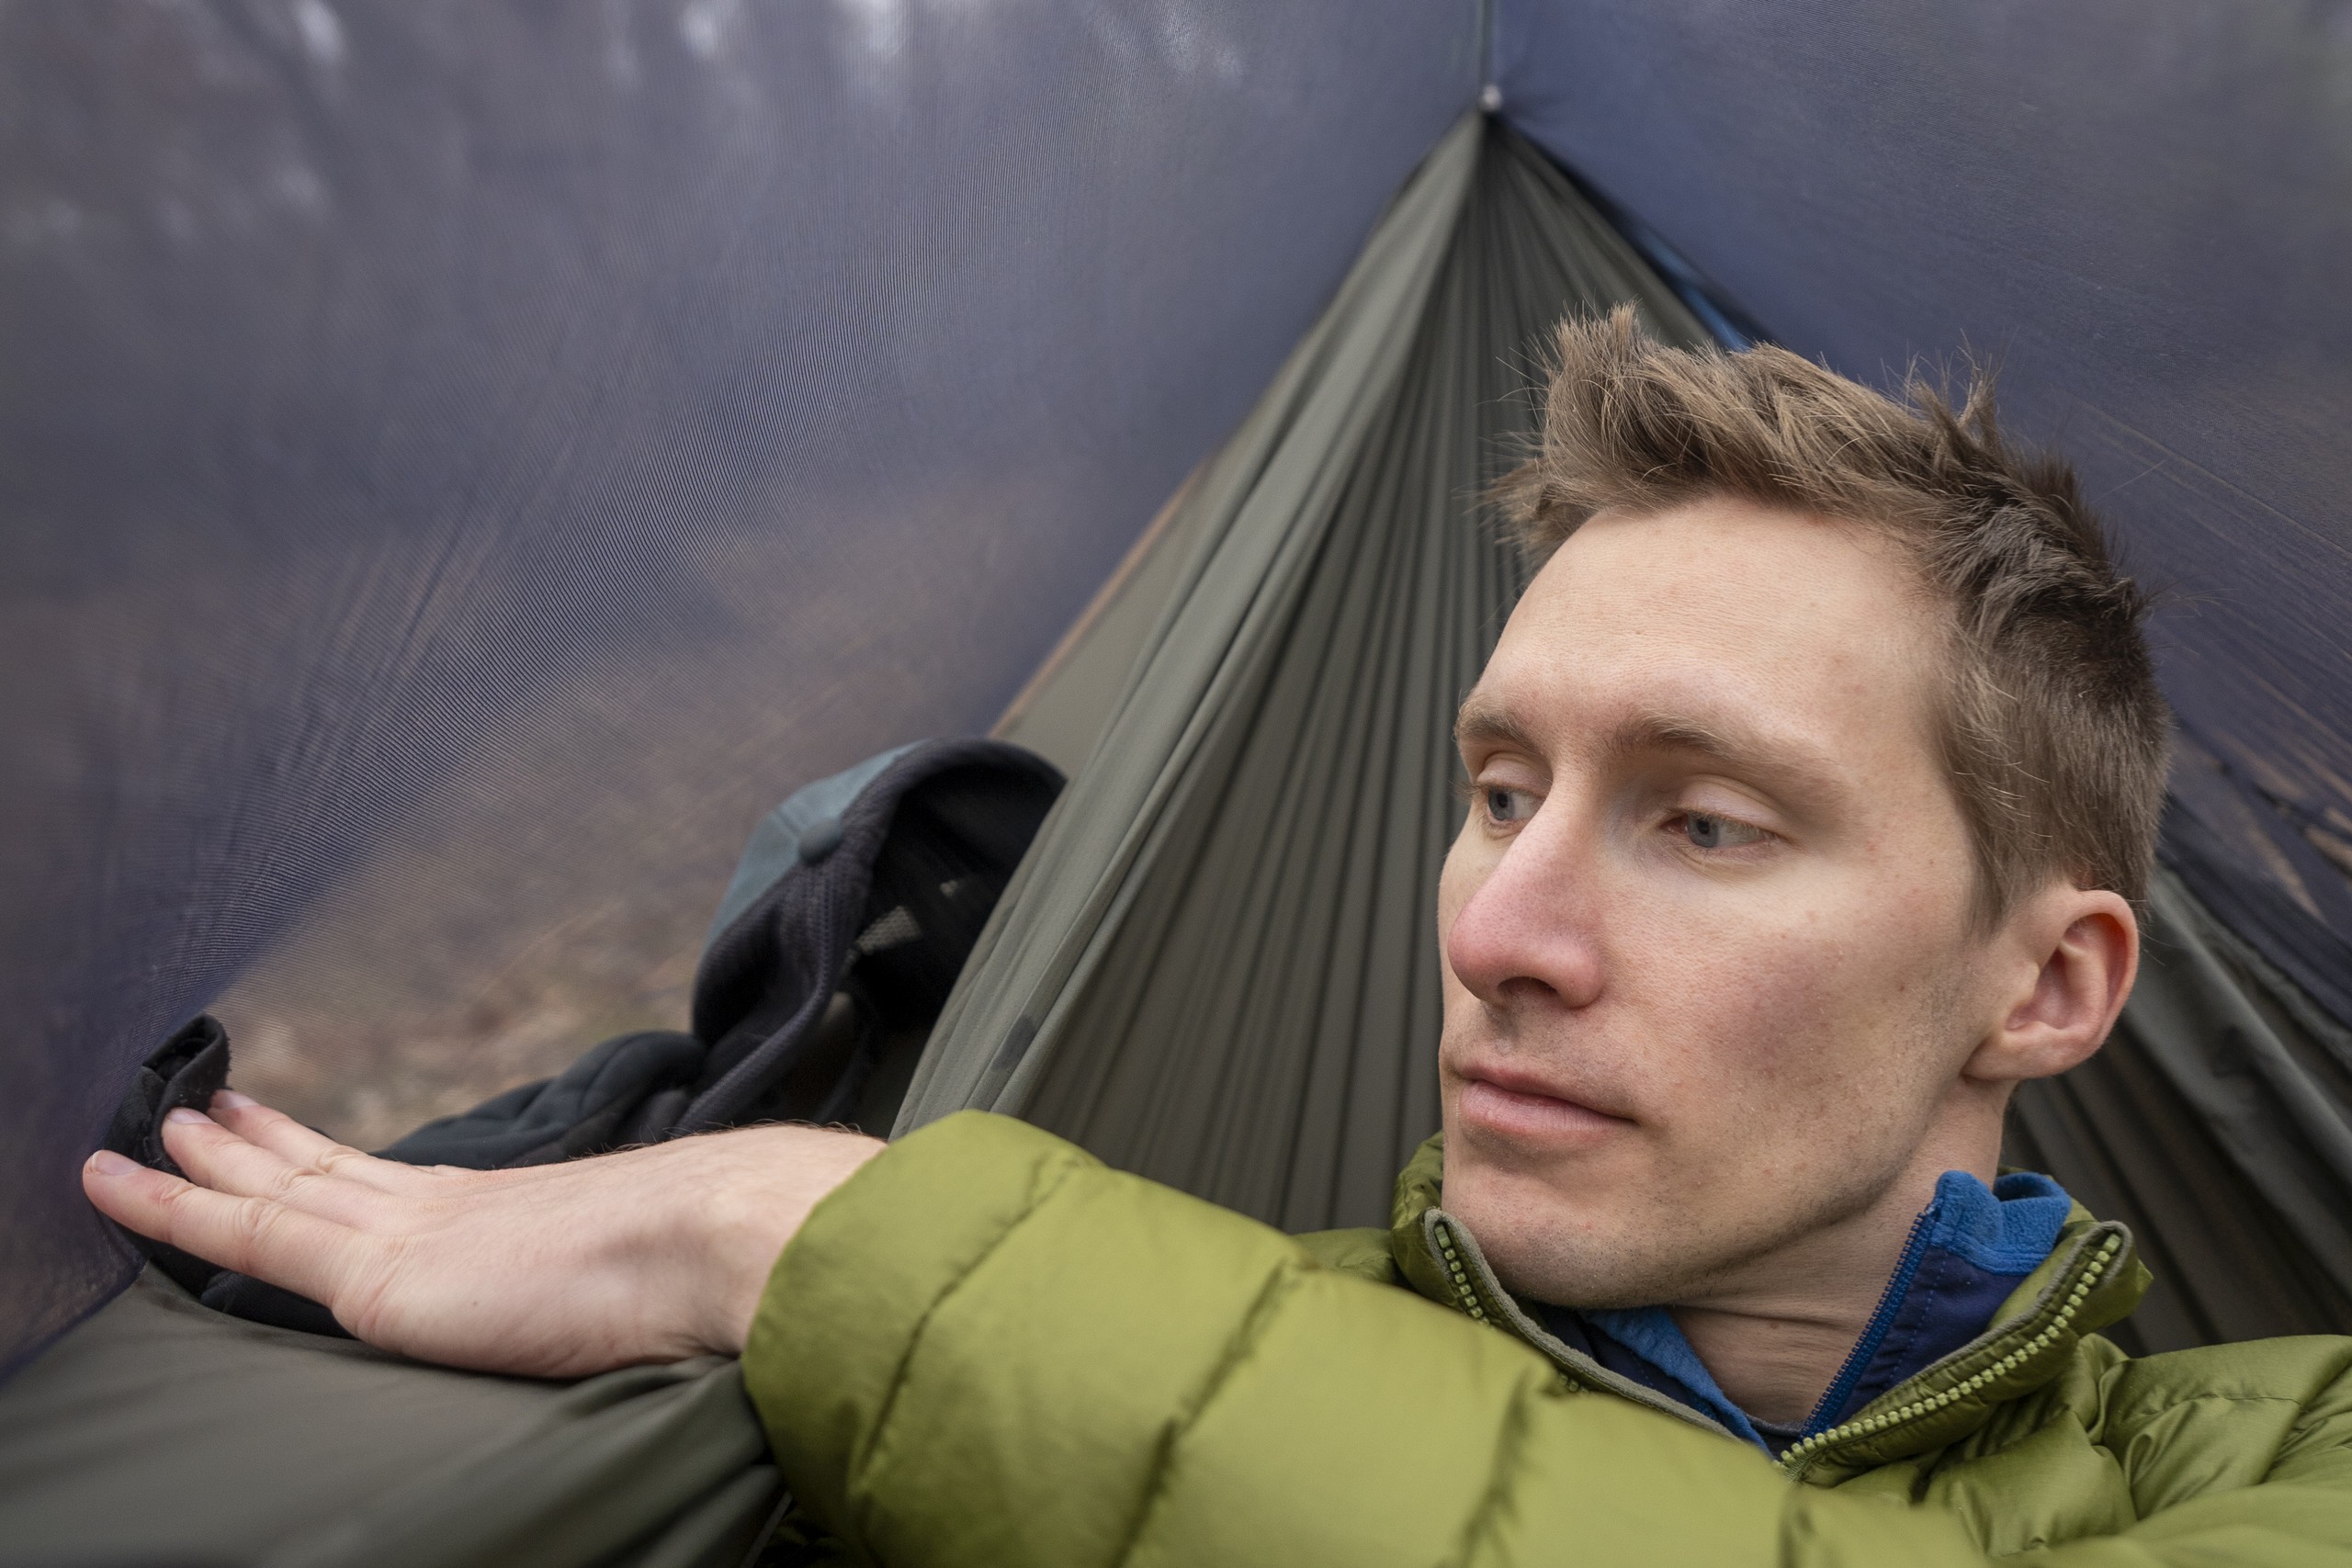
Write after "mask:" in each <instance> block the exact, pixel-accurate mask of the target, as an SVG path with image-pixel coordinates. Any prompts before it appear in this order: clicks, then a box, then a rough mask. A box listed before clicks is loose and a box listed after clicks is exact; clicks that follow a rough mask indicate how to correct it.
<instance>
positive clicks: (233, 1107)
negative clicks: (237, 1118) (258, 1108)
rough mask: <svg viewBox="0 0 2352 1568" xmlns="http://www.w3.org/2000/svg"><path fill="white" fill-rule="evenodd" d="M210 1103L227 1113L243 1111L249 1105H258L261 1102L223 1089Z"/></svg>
mask: <svg viewBox="0 0 2352 1568" xmlns="http://www.w3.org/2000/svg"><path fill="white" fill-rule="evenodd" d="M212 1103H213V1104H215V1105H218V1106H220V1107H222V1108H223V1109H225V1110H229V1111H243V1109H245V1107H247V1106H249V1105H259V1104H260V1103H261V1101H260V1100H255V1099H254V1097H253V1096H252V1095H250V1094H239V1093H238V1092H237V1091H236V1090H235V1089H222V1090H221V1091H220V1093H218V1094H216V1095H214V1096H213V1097H212Z"/></svg>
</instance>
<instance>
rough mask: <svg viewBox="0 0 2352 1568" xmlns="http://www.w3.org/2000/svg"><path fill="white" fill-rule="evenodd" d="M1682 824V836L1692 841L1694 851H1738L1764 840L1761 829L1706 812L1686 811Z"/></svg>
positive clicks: (1683, 814)
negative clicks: (1740, 848)
mask: <svg viewBox="0 0 2352 1568" xmlns="http://www.w3.org/2000/svg"><path fill="white" fill-rule="evenodd" d="M1681 822H1682V836H1683V837H1684V838H1686V839H1688V840H1691V847H1692V848H1693V849H1701V850H1721V849H1737V848H1739V847H1740V846H1741V845H1744V844H1753V843H1759V842H1761V841H1762V840H1763V838H1764V830H1763V829H1761V828H1757V827H1752V826H1750V825H1749V824H1747V823H1746V822H1739V821H1735V820H1734V819H1732V818H1729V817H1715V816H1711V815H1710V814H1708V813H1707V812H1704V811H1686V812H1684V813H1682V818H1681Z"/></svg>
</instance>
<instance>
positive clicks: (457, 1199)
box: [82, 1092, 883, 1377]
mask: <svg viewBox="0 0 2352 1568" xmlns="http://www.w3.org/2000/svg"><path fill="white" fill-rule="evenodd" d="M211 1111H212V1115H211V1117H210V1118H207V1117H204V1116H200V1115H198V1114H197V1113H196V1112H195V1111H173V1112H171V1114H170V1115H169V1116H167V1117H166V1118H165V1119H164V1147H165V1148H166V1149H167V1150H169V1151H170V1153H171V1156H172V1157H173V1158H174V1159H175V1160H177V1161H178V1162H179V1164H180V1168H182V1169H183V1170H186V1171H187V1173H188V1175H189V1176H190V1177H192V1178H193V1179H194V1180H193V1181H192V1182H190V1181H182V1180H180V1179H177V1178H175V1177H171V1176H166V1175H164V1174H163V1173H162V1172H161V1171H154V1170H149V1169H147V1168H145V1167H143V1166H141V1165H138V1164H136V1163H134V1162H133V1161H130V1160H128V1159H125V1158H123V1157H122V1156H120V1155H117V1154H112V1153H108V1152H106V1151H100V1152H99V1153H97V1154H95V1155H92V1156H90V1158H89V1161H88V1163H87V1164H86V1165H85V1166H84V1167H83V1170H82V1185H83V1189H84V1190H85V1191H86V1192H87V1193H88V1194H89V1196H90V1201H91V1202H93V1203H95V1204H96V1205H97V1206H98V1207H99V1208H100V1209H101V1210H103V1211H104V1212H105V1213H107V1214H108V1215H110V1216H112V1217H113V1218H114V1219H116V1220H119V1221H120V1222H121V1223H122V1224H125V1225H128V1226H129V1227H130V1228H131V1229H132V1230H135V1231H138V1232H139V1233H140V1234H141V1235H149V1236H153V1237H155V1238H157V1239H158V1240H162V1241H168V1242H170V1243H171V1244H172V1245H173V1246H175V1247H179V1248H181V1249H183V1250H184V1251H187V1252H192V1253H194V1254H196V1255H197V1256H198V1257H199V1258H206V1259H208V1260H209V1261H211V1262H214V1263H218V1264H220V1265H221V1266H222V1267H224V1268H229V1269H237V1270H239V1271H240V1272H242V1273H246V1274H251V1275H253V1276H254V1278H256V1279H260V1280H267V1281H269V1282H270V1283H271V1284H274V1285H280V1286H283V1287H285V1288H286V1289H288V1290H289V1291H297V1292H300V1293H301V1294H303V1295H306V1296H309V1297H310V1298H311V1299H312V1300H313V1301H316V1302H319V1303H322V1304H324V1305H325V1306H326V1307H327V1309H328V1310H329V1311H331V1312H333V1313H334V1315H335V1320H336V1321H337V1322H339V1323H341V1324H342V1325H344V1326H345V1328H347V1329H349V1330H350V1331H351V1332H352V1333H353V1334H355V1335H356V1336H357V1337H360V1338H361V1339H364V1340H366V1341H368V1343H369V1344H371V1345H379V1346H381V1347H383V1348H385V1349H388V1350H395V1351H399V1352H400V1353H401V1354H403V1355H408V1356H414V1357H416V1358H418V1359H421V1360H428V1361H440V1362H445V1363H447V1364H448V1365H450V1366H458V1367H472V1368H476V1369H479V1370H481V1371H499V1372H521V1373H526V1374H530V1375H534V1376H538V1377H584V1376H586V1375H588V1374H590V1373H592V1372H599V1371H606V1370H608V1369H610V1368H613V1367H619V1366H628V1365H631V1364H633V1363H636V1362H641V1361H671V1360H679V1359H684V1358H685V1357H688V1356H694V1355H700V1354H703V1353H705V1352H707V1351H718V1352H722V1353H726V1354H730V1355H731V1354H734V1353H736V1352H738V1351H741V1349H742V1348H743V1336H744V1334H745V1332H746V1331H747V1330H748V1329H749V1328H750V1326H751V1322H752V1312H753V1310H754V1309H755V1308H756V1307H757V1306H758V1304H759V1298H760V1292H761V1290H762V1288H763V1286H764V1285H765V1284H766V1282H767V1277H768V1271H769V1269H771V1268H772V1267H773V1266H774V1265H775V1259H776V1256H777V1254H779V1253H780V1252H782V1251H783V1250H784V1245H785V1243H786V1242H787V1241H789V1240H791V1239H792V1237H793V1235H794V1233H796V1232H797V1231H798V1230H799V1228H800V1223H801V1222H802V1221H803V1220H805V1219H807V1218H808V1216H809V1211H810V1210H811V1209H813V1208H815V1207H816V1205H817V1202H818V1201H819V1200H820V1199H821V1198H823V1197H824V1196H825V1195H826V1194H827V1193H829V1192H831V1190H833V1189H834V1188H836V1187H838V1186H840V1185H841V1184H842V1182H843V1181H845V1180H847V1179H849V1177H850V1175H851V1173H852V1172H854V1171H855V1170H856V1169H857V1168H858V1167H859V1166H861V1165H864V1164H865V1162H866V1161H867V1160H868V1159H871V1158H872V1157H873V1156H875V1155H876V1154H879V1153H880V1152H881V1151H882V1148H883V1145H881V1144H880V1143H879V1142H877V1141H876V1140H875V1139H872V1138H865V1137H859V1136H857V1135H855V1134H847V1133H837V1132H825V1131H820V1130H819V1129H816V1128H810V1127H752V1128H746V1129H743V1130H742V1131H740V1132H732V1133H718V1134H708V1135H706V1136H702V1137H695V1138H682V1139H679V1140H678V1141H677V1142H675V1143H668V1144H659V1145H654V1146H652V1147H650V1148H642V1149H632V1150H629V1151H627V1152H625V1153H622V1154H616V1155H606V1156H602V1157H599V1158H595V1159H583V1160H574V1161H571V1163H569V1164H564V1165H546V1166H531V1167H527V1168H523V1169H520V1170H489V1171H477V1170H458V1169H455V1168H451V1167H448V1166H429V1167H417V1166H407V1165H401V1164H399V1163H398V1162H396V1161H392V1160H382V1159H377V1158H375V1157H373V1156H369V1155H364V1154H361V1153H360V1152H359V1151H358V1150H356V1149H350V1148H345V1147H344V1146H343V1145H340V1144H337V1143H335V1142H334V1141H333V1140H332V1139H329V1138H326V1137H322V1135H320V1134H317V1133H313V1132H311V1130H310V1129H309V1128H307V1127H305V1126H303V1125H302V1124H301V1123H300V1122H296V1121H294V1120H293V1119H292V1118H290V1117H287V1116H283V1115H280V1114H279V1113H278V1112H277V1111H271V1110H269V1109H268V1108H267V1107H266V1106H263V1105H260V1104H257V1103H256V1102H254V1100H249V1099H247V1098H246V1097H245V1096H243V1095H241V1094H234V1093H229V1092H223V1093H220V1094H219V1095H216V1096H214V1097H213V1100H212V1106H211Z"/></svg>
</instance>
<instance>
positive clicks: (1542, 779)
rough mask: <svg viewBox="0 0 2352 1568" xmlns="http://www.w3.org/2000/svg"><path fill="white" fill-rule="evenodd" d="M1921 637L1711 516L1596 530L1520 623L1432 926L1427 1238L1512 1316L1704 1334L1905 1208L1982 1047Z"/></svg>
mask: <svg viewBox="0 0 2352 1568" xmlns="http://www.w3.org/2000/svg"><path fill="white" fill-rule="evenodd" d="M1939 624H1940V620H1939V612H1938V611H1937V609H1936V608H1935V607H1934V606H1933V605H1932V604H1931V603H1930V602H1929V601H1928V599H1927V598H1926V597H1925V594H1924V591H1923V590H1922V589H1921V588H1920V587H1919V586H1918V585H1917V580H1916V579H1915V577H1914V576H1913V575H1912V573H1911V571H1910V570H1909V569H1908V568H1907V567H1906V566H1905V564H1904V563H1903V562H1902V560H1901V559H1900V558H1899V557H1897V556H1896V555H1895V554H1894V552H1893V551H1892V550H1891V549H1890V548H1889V547H1887V546H1886V545H1885V544H1884V543H1883V542H1882V541H1880V540H1877V539H1875V538H1872V537H1871V536H1867V535H1865V534H1863V533H1861V532H1860V531H1858V530H1856V529H1854V528H1852V527H1849V526H1848V525H1841V524H1837V523H1833V522H1827V521H1824V520H1822V519H1819V518H1814V517H1807V516H1802V515H1797V514H1793V513H1781V512H1775V511H1770V510H1767V509H1764V508H1761V507H1758V506H1756V505H1753V504H1751V503H1747V502H1736V501H1730V500H1713V501H1707V502H1698V503H1693V504H1691V505H1687V506H1683V507H1680V508H1678V509H1676V510H1674V511H1671V512H1668V513H1663V514H1659V515H1656V516H1632V515H1626V514H1621V513H1601V514H1600V515H1599V516H1597V517H1595V518H1593V519H1592V521H1591V522H1589V523H1588V524H1587V525H1585V526H1584V527H1583V528H1582V529H1580V530H1579V531H1578V532H1577V534H1576V535H1574V536H1572V537H1571V538H1570V539H1569V540H1568V542H1567V543H1566V545H1565V546H1563V547H1561V549H1560V550H1559V552H1558V553H1557V554H1556V555H1555V556H1554V557H1553V558H1552V559H1551V561H1550V562H1549V563H1548V564H1547V565H1546V566H1545V567H1544V570H1543V571H1542V572H1541V573H1540V574H1539V575H1538V576H1537V578H1536V579H1535V581H1534V582H1533V584H1532V586H1530V588H1529V589H1528V592H1527V594H1526V596H1525V597H1524V598H1523V599H1522V600H1521V602H1520V604H1519V607H1518V609H1517V610H1516V611H1515V612H1514V613H1513V615H1511V618H1510V624H1509V626H1507V627H1506V628H1505V629H1504V632H1503V636H1502V640H1501V642H1500V644H1499V646H1498V647H1497V649H1496V650H1495V654H1494V658H1493V659H1492V660H1491V661H1490V662H1489V663H1488V664H1487V670H1486V672H1485V674H1484V675H1483V676H1482V677H1481V678H1480V680H1479V682H1478V684H1477V687H1476V690H1475V691H1474V692H1473V693H1472V694H1471V695H1470V698H1469V700H1468V701H1467V702H1466V703H1465V704H1464V708H1463V717H1462V724H1461V728H1460V737H1461V742H1462V753H1463V761H1464V767H1465V768H1466V770H1467V773H1468V776H1469V778H1470V781H1471V783H1472V786H1473V793H1472V795H1471V801H1470V810H1469V818H1468V820H1467V822H1466V823H1465V824H1464V827H1463V829H1462V832H1461V836H1460V837H1459V838H1458V839H1457V840H1455V842H1454V845H1453V851H1452V852H1451V853H1450V854H1449V855H1448V856H1447V859H1446V863H1445V871H1444V874H1443V876H1442V880H1441V883H1440V889H1439V899H1438V919H1439V930H1440V936H1441V939H1442V948H1443V952H1444V954H1445V960H1446V975H1445V1037H1444V1044H1443V1048H1442V1053H1441V1073H1442V1092H1443V1100H1444V1108H1445V1134H1446V1145H1445V1147H1446V1161H1445V1203H1446V1207H1447V1208H1448V1209H1449V1210H1451V1211H1453V1213H1456V1214H1457V1215H1459V1216H1460V1217H1461V1218H1462V1219H1463V1221H1464V1223H1465V1224H1467V1225H1468V1226H1469V1228H1470V1230H1471V1231H1472V1233H1473V1234H1474V1235H1476V1236H1477V1237H1478V1239H1479V1241H1480V1242H1481V1243H1482V1244H1483V1245H1484V1247H1486V1249H1487V1253H1488V1255H1489V1256H1490V1258H1492V1259H1493V1261H1494V1262H1495V1264H1496V1266H1497V1268H1498V1270H1499V1271H1500V1272H1501V1274H1502V1276H1503V1278H1504V1279H1505V1280H1506V1281H1508V1282H1509V1283H1510V1284H1511V1285H1512V1286H1513V1287H1514V1288H1516V1289H1518V1290H1521V1291H1522V1292H1527V1293H1529V1294H1532V1295H1534V1296H1537V1297H1539V1298H1541V1299H1544V1300H1547V1301H1553V1302H1559V1303H1566V1304H1571V1305H1585V1306H1628V1305H1640V1304H1651V1303H1666V1304H1679V1303H1699V1302H1702V1301H1705V1300H1708V1299H1711V1298H1713V1297H1715V1296H1718V1295H1721V1294H1723V1293H1724V1292H1730V1291H1734V1290H1736V1289H1738V1288H1740V1285H1741V1283H1742V1281H1743V1280H1747V1278H1748V1276H1750V1275H1752V1274H1753V1272H1754V1271H1755V1269H1757V1268H1758V1266H1759V1265H1760V1264H1762V1263H1764V1262H1766V1261H1767V1260H1769V1259H1770V1258H1773V1257H1774V1256H1775V1255H1776V1254H1781V1253H1782V1252H1783V1250H1784V1249H1785V1248H1786V1247H1788V1244H1790V1243H1791V1242H1792V1241H1794V1240H1796V1239H1798V1238H1800V1237H1804V1236H1805V1235H1809V1234H1811V1233H1814V1232H1817V1231H1821V1230H1822V1229H1823V1228H1824V1227H1826V1226H1830V1225H1833V1224H1836V1223H1838V1222H1839V1221H1841V1220H1844V1219H1847V1218H1849V1217H1850V1216H1853V1215H1856V1214H1860V1213H1863V1212H1864V1211H1865V1210H1867V1209H1870V1208H1871V1205H1872V1204H1874V1203H1877V1202H1879V1201H1881V1200H1882V1199H1883V1198H1884V1197H1886V1195H1887V1194H1888V1193H1889V1192H1890V1190H1892V1189H1893V1185H1894V1183H1896V1182H1897V1181H1898V1180H1899V1179H1904V1178H1905V1172H1906V1167H1907V1166H1908V1165H1909V1164H1911V1163H1912V1162H1913V1161H1914V1157H1915V1156H1916V1155H1917V1152H1918V1150H1919V1149H1920V1146H1921V1143H1922V1139H1923V1137H1924V1136H1925V1135H1926V1134H1927V1132H1928V1127H1929V1125H1930V1124H1931V1122H1934V1121H1935V1120H1936V1118H1937V1116H1938V1112H1939V1109H1941V1108H1942V1107H1943V1106H1944V1105H1945V1104H1946V1102H1947V1097H1948V1096H1950V1095H1951V1093H1952V1092H1953V1086H1954V1084H1955V1082H1956V1081H1957V1079H1958V1077H1959V1074H1960V1070H1961V1066H1962V1064H1963V1063H1964V1062H1965V1061H1966V1059H1967V1058H1968V1056H1969V1055H1970V1053H1971V1051H1972V1050H1973V1047H1974V1046H1975V1045H1976V1043H1978V1042H1979V1040H1980V1039H1981V1038H1982V1037H1983V1035H1984V1033H1985V1031H1984V1029H1982V1028H1980V1027H1978V1024H1979V1022H1981V1021H1978V1020H1974V1019H1973V1018H1972V1017H1971V1009H1972V1008H1977V1009H1978V1010H1981V1007H1979V1005H1978V1004H1979V1002H1980V1000H1981V997H1982V994H1983V986H1982V984H1981V981H1980V979H1979V977H1978V976H1976V974H1975V970H1974V960H1975V958H1976V957H1977V955H1978V953H1980V951H1981V948H1982V943H1981V942H1980V941H1979V939H1978V938H1977V937H1976V935H1975V934H1973V928H1972V925H1971V922H1970V918H1969V911H1970V894H1971V889H1972V887H1973V881H1972V876H1973V871H1972V862H1971V858H1970V843H1969V839H1968V834H1967V830H1966V828H1965V825H1964V823H1963V821H1962V818H1961V815H1960V811H1959V808H1958V807H1957V805H1956V804H1955V802H1954V799H1953V796H1952V795H1951V789H1950V786H1949V784H1947V782H1946V780H1945V778H1944V775H1943V773H1942V770H1941V767H1940V764H1939V761H1938V754H1937V750H1936V748H1935V742H1934V737H1933V733H1932V730H1931V728H1930V696H1931V694H1932V692H1933V689H1934V688H1933V685H1932V682H1934V680H1935V679H1936V674H1935V669H1936V662H1935V661H1936V657H1937V655H1936V651H1935V649H1936V637H1937V635H1938V634H1937V630H1936V628H1937V627H1938V626H1939ZM1930 1180H1932V1177H1931V1176H1930Z"/></svg>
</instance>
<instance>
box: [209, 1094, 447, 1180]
mask: <svg viewBox="0 0 2352 1568" xmlns="http://www.w3.org/2000/svg"><path fill="white" fill-rule="evenodd" d="M210 1115H211V1117H212V1120H214V1121H215V1122H219V1123H220V1125H222V1126H223V1127H226V1128H228V1129H229V1131H231V1132H232V1133H234V1134H237V1136H239V1137H241V1138H243V1139H244V1140H245V1141H246V1142H247V1143H249V1144H252V1145H255V1146H257V1147H260V1148H265V1149H267V1150H268V1151H269V1152H270V1153H272V1154H274V1155H276V1156H278V1157H279V1158H280V1159H283V1160H285V1161H286V1162H287V1163H288V1165H293V1166H299V1167H305V1168H310V1169H311V1170H322V1171H324V1172H326V1173H327V1174H328V1175H330V1176H334V1177H336V1178H339V1179H343V1180H347V1181H364V1182H366V1183H367V1184H368V1186H370V1187H375V1188H379V1189H381V1190H384V1191H387V1192H405V1191H413V1190H415V1189H416V1187H417V1186H418V1185H419V1183H418V1177H419V1175H420V1173H419V1171H418V1170H417V1168H416V1167H414V1166H412V1165H402V1164H401V1162H400V1161H398V1160H390V1159H378V1158H377V1157H376V1156H373V1155H369V1154H362V1153H361V1152H360V1151H359V1150H357V1149H355V1148H352V1147H351V1146H350V1145H346V1144H338V1143H336V1142H335V1141H334V1139H333V1138H330V1137H328V1136H327V1135H326V1134H324V1133H320V1132H315V1131H313V1130H312V1129H311V1128H309V1127H305V1126H304V1125H302V1123H300V1122H297V1121H295V1120H294V1118H292V1117H291V1116H288V1115H287V1114H286V1113H285V1112H284V1111H273V1110H271V1109H270V1108H269V1107H268V1106H266V1105H264V1104H263V1103H262V1102H261V1101H260V1100H255V1099H254V1098H253V1097H252V1096H250V1095H243V1094H239V1093H238V1092H237V1091H236V1090H235V1089H222V1090H220V1092H219V1093H217V1094H215V1095H214V1096H213V1097H212V1106H211V1111H210Z"/></svg>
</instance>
